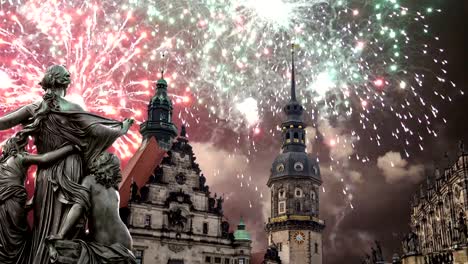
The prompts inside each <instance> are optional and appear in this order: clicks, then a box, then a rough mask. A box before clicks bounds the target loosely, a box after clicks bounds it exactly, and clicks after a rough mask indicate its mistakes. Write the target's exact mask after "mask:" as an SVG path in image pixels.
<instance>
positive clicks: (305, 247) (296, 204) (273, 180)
mask: <svg viewBox="0 0 468 264" xmlns="http://www.w3.org/2000/svg"><path fill="white" fill-rule="evenodd" d="M292 55H293V56H292V71H291V98H290V101H289V102H288V103H287V104H286V106H285V107H284V108H283V110H284V113H285V115H286V120H285V121H284V122H283V123H282V124H281V128H282V152H281V153H280V154H279V155H278V156H277V157H276V159H275V160H274V162H273V165H272V168H271V173H270V177H269V179H268V182H267V186H268V187H269V188H270V192H271V212H270V217H269V218H268V223H267V225H266V231H267V235H268V244H269V249H268V251H267V253H266V254H265V258H264V263H266V264H270V263H283V264H299V263H301V264H321V263H322V261H323V250H322V231H323V229H324V228H325V223H324V221H323V220H321V219H320V218H319V192H320V186H321V184H322V180H321V176H320V168H319V164H318V162H317V159H316V158H313V157H311V156H310V155H309V154H308V153H306V151H305V150H306V142H305V133H306V131H305V128H306V124H305V123H304V121H303V119H302V114H303V111H304V108H303V107H302V105H301V104H300V103H299V102H298V100H297V98H296V82H295V69H294V51H293V54H292Z"/></svg>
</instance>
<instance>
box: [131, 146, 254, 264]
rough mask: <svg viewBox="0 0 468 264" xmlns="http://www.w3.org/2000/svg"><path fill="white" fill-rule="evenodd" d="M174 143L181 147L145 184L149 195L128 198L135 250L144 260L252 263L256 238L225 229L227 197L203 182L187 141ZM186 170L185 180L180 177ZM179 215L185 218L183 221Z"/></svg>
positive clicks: (148, 262) (146, 262)
mask: <svg viewBox="0 0 468 264" xmlns="http://www.w3.org/2000/svg"><path fill="white" fill-rule="evenodd" d="M174 146H175V147H176V149H177V151H175V150H174V149H171V153H170V155H169V157H168V158H165V160H163V163H162V164H160V165H159V167H158V168H157V169H156V171H155V173H154V174H153V176H152V177H153V179H152V180H149V181H148V183H147V184H146V185H145V187H144V188H145V190H146V191H147V199H146V198H143V197H142V196H140V200H138V199H136V200H133V201H131V202H129V205H128V208H129V209H130V215H129V217H128V219H127V224H128V228H129V231H130V234H131V235H132V237H133V242H134V251H135V255H136V256H137V258H138V257H140V256H142V258H143V259H142V261H143V262H141V263H144V264H154V263H157V264H167V263H177V264H179V263H185V264H189V263H190V264H191V263H194V264H197V263H216V264H248V263H249V262H250V254H251V241H250V240H240V241H239V240H235V239H234V237H233V235H232V234H229V233H228V230H226V227H225V228H224V229H223V228H222V225H223V214H222V209H221V205H222V199H220V198H219V197H218V199H216V197H213V196H212V195H211V194H210V192H209V191H208V188H206V187H205V186H201V185H203V184H202V183H201V182H203V181H202V180H201V177H202V176H201V174H200V170H199V169H198V165H196V164H194V162H193V161H194V156H193V152H191V147H190V146H189V145H188V143H187V142H186V141H181V140H179V141H178V142H176V143H174ZM174 146H173V148H174ZM161 172H162V175H161V174H160V173H161ZM181 174H183V177H184V180H182V181H181V180H177V176H178V175H181ZM158 175H160V176H158ZM141 193H142V189H140V194H141ZM174 212H178V213H177V217H174ZM179 213H180V215H179ZM171 215H172V222H171V219H170V218H171ZM174 219H179V220H180V219H182V220H181V221H182V224H180V225H177V224H175V223H174ZM180 261H183V262H180Z"/></svg>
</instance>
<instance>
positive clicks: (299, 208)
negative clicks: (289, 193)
mask: <svg viewBox="0 0 468 264" xmlns="http://www.w3.org/2000/svg"><path fill="white" fill-rule="evenodd" d="M300 211H302V208H301V202H299V201H296V212H300Z"/></svg>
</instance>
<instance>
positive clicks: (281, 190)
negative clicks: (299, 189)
mask: <svg viewBox="0 0 468 264" xmlns="http://www.w3.org/2000/svg"><path fill="white" fill-rule="evenodd" d="M278 198H280V199H283V198H286V192H285V191H284V189H280V190H279V191H278Z"/></svg>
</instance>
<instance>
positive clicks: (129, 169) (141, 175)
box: [119, 137, 166, 207]
mask: <svg viewBox="0 0 468 264" xmlns="http://www.w3.org/2000/svg"><path fill="white" fill-rule="evenodd" d="M165 155H166V151H165V150H164V149H162V148H160V147H159V145H158V142H157V141H156V139H155V138H154V137H150V139H149V140H145V141H144V142H143V143H142V144H141V146H140V148H139V149H138V150H137V151H136V153H135V154H134V155H133V157H132V158H131V159H130V160H129V162H128V164H127V166H125V168H124V169H123V171H122V182H121V183H120V186H119V193H120V207H125V206H127V203H128V201H129V200H130V186H131V185H132V180H133V181H135V183H136V184H137V185H138V186H139V187H140V186H143V185H144V184H145V183H146V182H147V181H148V179H149V177H150V176H151V174H152V173H153V171H154V170H155V169H156V167H157V166H158V165H159V164H160V163H161V161H162V159H163V158H164V156H165Z"/></svg>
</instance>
